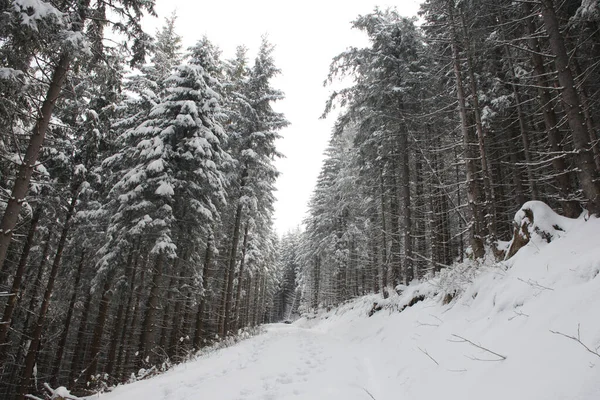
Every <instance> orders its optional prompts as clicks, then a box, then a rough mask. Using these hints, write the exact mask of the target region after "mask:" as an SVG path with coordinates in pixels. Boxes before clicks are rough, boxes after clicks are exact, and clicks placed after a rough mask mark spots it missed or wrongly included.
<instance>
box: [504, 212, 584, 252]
mask: <svg viewBox="0 0 600 400" xmlns="http://www.w3.org/2000/svg"><path fill="white" fill-rule="evenodd" d="M574 221H575V220H574V219H571V218H567V217H563V216H561V215H558V214H557V213H555V212H554V210H552V209H551V208H550V207H549V206H548V205H547V204H546V203H543V202H541V201H528V202H527V203H525V204H523V206H522V207H521V209H520V210H519V211H517V213H516V214H515V218H514V220H513V226H514V230H513V237H512V239H511V241H510V244H509V248H508V253H507V255H506V259H509V258H511V257H512V256H514V255H515V254H516V253H517V251H519V249H521V248H522V247H524V246H525V245H526V244H527V243H529V242H530V241H533V242H534V243H536V244H543V243H550V242H551V241H553V240H555V239H557V238H559V237H560V236H561V235H562V234H564V232H566V231H568V230H569V228H570V227H571V226H572V224H573V222H574Z"/></svg>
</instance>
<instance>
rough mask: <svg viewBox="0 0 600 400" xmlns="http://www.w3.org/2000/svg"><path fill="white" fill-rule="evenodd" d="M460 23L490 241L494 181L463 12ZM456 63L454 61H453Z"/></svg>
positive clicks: (493, 236)
mask: <svg viewBox="0 0 600 400" xmlns="http://www.w3.org/2000/svg"><path fill="white" fill-rule="evenodd" d="M460 17H461V25H462V27H463V32H464V39H465V41H466V43H465V49H466V55H467V71H468V74H469V83H470V84H471V99H472V102H473V115H474V116H475V130H476V132H477V143H478V145H479V157H480V159H481V172H482V173H483V191H484V193H485V205H486V209H487V216H486V218H485V219H486V223H487V228H488V234H489V235H490V239H491V240H492V242H494V241H495V239H496V237H497V230H496V199H495V197H496V196H495V194H494V182H493V181H492V172H491V169H492V168H491V164H490V161H489V159H488V156H487V149H486V143H485V137H486V135H485V132H484V129H483V123H482V122H481V111H480V107H479V94H478V92H479V91H478V89H477V81H476V79H475V73H474V66H473V57H472V55H471V42H470V40H469V37H470V35H469V32H468V30H467V25H466V22H465V17H464V14H462V13H461V16H460ZM455 63H456V61H455Z"/></svg>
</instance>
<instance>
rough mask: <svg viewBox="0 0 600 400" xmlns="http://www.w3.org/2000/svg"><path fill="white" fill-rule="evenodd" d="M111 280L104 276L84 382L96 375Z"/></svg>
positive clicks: (110, 295)
mask: <svg viewBox="0 0 600 400" xmlns="http://www.w3.org/2000/svg"><path fill="white" fill-rule="evenodd" d="M111 282H112V278H111V276H110V274H109V276H106V277H105V278H104V287H103V288H102V298H101V300H100V308H99V309H98V317H97V318H96V323H95V324H94V336H93V339H92V344H91V345H90V351H89V356H88V358H91V359H90V361H89V363H86V364H87V365H88V367H87V368H86V370H85V374H84V376H85V379H84V383H87V382H90V381H91V380H92V379H93V377H94V375H96V370H97V369H98V357H100V349H101V346H102V334H103V333H104V325H105V324H106V318H107V317H108V310H109V307H110V300H111V297H112V291H111V290H110V284H111Z"/></svg>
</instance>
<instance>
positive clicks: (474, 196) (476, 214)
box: [449, 6, 485, 258]
mask: <svg viewBox="0 0 600 400" xmlns="http://www.w3.org/2000/svg"><path fill="white" fill-rule="evenodd" d="M449 12H450V18H451V21H450V24H451V29H452V42H451V48H452V63H453V66H454V76H455V80H456V97H457V100H458V109H459V115H460V123H461V124H460V126H461V131H462V136H463V147H464V151H465V155H464V161H465V165H466V174H467V198H468V202H469V208H470V210H471V221H470V226H469V232H470V236H471V237H470V239H471V248H472V251H473V256H474V257H475V258H481V257H483V255H484V253H485V248H484V246H483V238H482V236H481V228H480V227H481V225H482V218H481V212H480V210H479V204H478V200H479V192H480V190H479V184H478V183H477V181H476V179H475V176H476V174H477V171H476V166H475V161H474V159H473V157H472V156H471V153H472V151H471V132H470V130H469V122H468V117H467V106H466V97H465V91H464V88H463V82H462V72H461V65H460V56H459V53H458V44H457V43H456V32H455V27H454V21H453V16H452V15H453V13H452V6H450V7H449Z"/></svg>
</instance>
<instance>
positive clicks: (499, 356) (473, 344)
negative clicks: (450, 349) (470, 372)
mask: <svg viewBox="0 0 600 400" xmlns="http://www.w3.org/2000/svg"><path fill="white" fill-rule="evenodd" d="M452 336H454V337H456V338H458V339H460V340H450V341H451V342H456V343H469V344H470V345H471V346H475V347H477V348H478V349H481V350H483V351H486V352H488V353H490V354H493V355H495V356H496V357H498V360H485V359H480V358H475V357H469V358H471V359H472V360H476V361H504V360H506V356H503V355H502V354H498V353H496V352H495V351H492V350H490V349H488V348H486V347H483V346H481V345H478V344H477V343H473V342H471V341H470V340H469V339H465V338H464V337H462V336H458V335H454V334H453V335H452Z"/></svg>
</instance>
